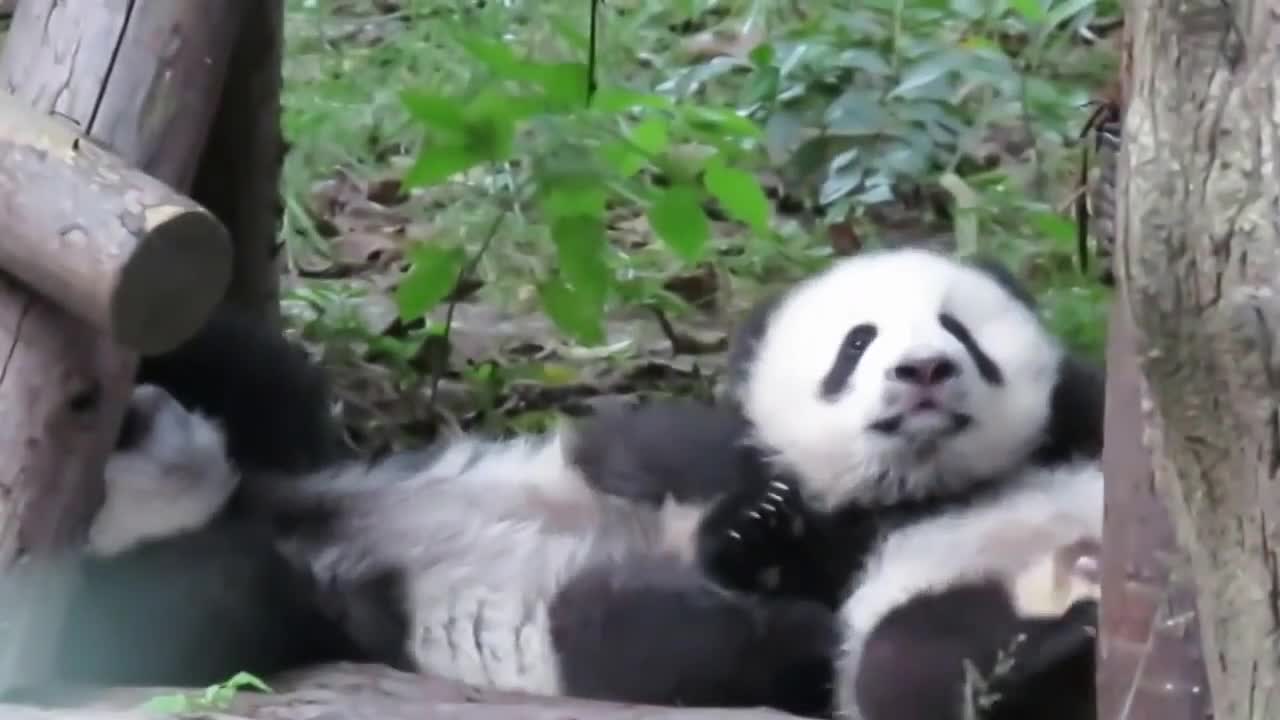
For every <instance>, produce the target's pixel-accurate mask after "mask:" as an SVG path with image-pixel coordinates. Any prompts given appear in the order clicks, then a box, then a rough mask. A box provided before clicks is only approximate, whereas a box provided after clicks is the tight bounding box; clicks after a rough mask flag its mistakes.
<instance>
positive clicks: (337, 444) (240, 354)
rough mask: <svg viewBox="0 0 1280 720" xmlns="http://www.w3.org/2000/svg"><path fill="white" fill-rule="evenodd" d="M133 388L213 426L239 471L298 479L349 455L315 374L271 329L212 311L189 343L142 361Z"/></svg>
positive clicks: (318, 371)
mask: <svg viewBox="0 0 1280 720" xmlns="http://www.w3.org/2000/svg"><path fill="white" fill-rule="evenodd" d="M137 382H138V384H140V385H141V384H150V385H158V386H159V387H162V388H164V389H165V390H166V391H167V392H168V393H169V394H170V395H172V396H173V397H174V398H175V399H177V401H178V402H179V403H181V404H182V405H183V407H185V408H187V409H188V410H194V411H198V412H200V413H202V414H204V415H205V416H207V417H210V418H212V419H214V420H217V421H218V422H219V423H220V424H221V426H222V428H223V431H224V432H225V433H226V436H227V449H228V452H229V453H230V455H231V457H232V458H233V459H234V460H235V462H236V464H237V465H239V466H240V467H241V468H242V469H243V470H246V471H248V470H250V469H253V470H266V471H278V472H288V473H294V472H305V471H309V470H314V469H317V468H320V467H323V466H324V465H326V464H328V463H330V462H332V461H334V460H336V459H340V458H342V457H346V456H347V455H348V454H349V453H348V451H347V448H346V446H345V444H344V442H343V439H342V434H341V428H340V426H339V424H338V423H337V421H336V420H335V418H334V416H333V414H332V412H331V409H330V407H329V404H330V394H329V380H328V376H327V373H326V372H325V371H324V369H323V368H322V367H320V366H319V365H317V364H316V363H314V362H312V361H311V359H310V358H309V357H308V356H307V354H306V353H305V352H304V351H303V349H302V348H300V347H298V346H296V345H295V344H293V343H291V342H289V341H288V340H287V339H286V338H285V337H284V336H283V335H282V334H281V333H280V330H279V329H278V328H276V327H273V326H271V325H269V324H267V323H264V322H263V321H262V320H261V319H259V318H256V317H253V316H251V315H248V314H245V313H244V312H242V311H239V310H236V309H234V308H231V307H221V308H218V309H217V310H216V311H215V312H214V314H213V315H212V316H211V317H210V318H209V320H208V321H207V322H206V323H205V325H204V326H203V327H202V328H201V329H200V330H199V332H197V333H196V335H194V336H193V337H192V338H190V339H189V340H187V341H186V342H184V343H183V344H181V345H179V346H178V347H177V348H175V349H173V350H170V351H168V352H165V353H162V354H159V355H152V356H147V357H143V358H142V360H141V362H140V365H139V369H138V377H137Z"/></svg>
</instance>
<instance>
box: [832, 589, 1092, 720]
mask: <svg viewBox="0 0 1280 720" xmlns="http://www.w3.org/2000/svg"><path fill="white" fill-rule="evenodd" d="M1096 613H1097V610H1096V603H1094V602H1093V601H1091V600H1088V601H1081V602H1079V603H1077V604H1076V605H1074V606H1073V607H1072V608H1071V610H1070V611H1068V612H1067V613H1066V614H1065V615H1063V616H1062V617H1061V618H1056V619H1033V620H1025V619H1019V618H1018V617H1017V616H1016V613H1015V611H1014V609H1013V607H1012V606H1011V605H1010V604H1009V603H1008V602H1007V600H1006V599H1005V598H1004V597H1003V591H1001V590H1000V589H999V588H997V587H991V586H975V587H966V588H961V589H955V590H951V591H948V592H945V593H941V594H938V595H934V596H922V597H919V598H916V599H915V600H913V601H911V602H910V603H907V604H906V605H904V606H902V607H901V608H899V609H897V610H895V611H894V612H892V613H890V614H889V615H887V616H886V617H885V618H884V619H883V620H882V621H881V622H880V623H879V624H878V625H877V626H876V628H875V629H874V630H873V631H872V632H871V633H870V635H869V636H868V637H867V638H866V640H865V643H864V644H863V645H862V646H861V650H860V653H859V657H858V666H857V671H856V673H857V677H856V678H841V679H840V680H839V682H840V683H841V684H847V683H852V690H851V691H850V690H846V691H844V692H841V693H840V695H841V698H840V699H841V701H842V702H843V703H846V704H853V703H856V705H857V708H856V710H857V715H855V717H860V718H861V719H862V720H975V719H976V720H1024V719H1025V718H1035V719H1036V720H1094V717H1095V716H1094V697H1095V693H1094V648H1095V641H1094V634H1095V633H1094V628H1095V627H1096ZM846 710H852V708H846ZM970 711H972V712H970Z"/></svg>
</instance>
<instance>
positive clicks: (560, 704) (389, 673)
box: [0, 663, 796, 720]
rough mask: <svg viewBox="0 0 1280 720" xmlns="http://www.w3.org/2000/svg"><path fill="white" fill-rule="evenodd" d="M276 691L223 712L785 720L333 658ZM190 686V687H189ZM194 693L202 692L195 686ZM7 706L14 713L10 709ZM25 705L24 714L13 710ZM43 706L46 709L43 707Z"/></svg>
mask: <svg viewBox="0 0 1280 720" xmlns="http://www.w3.org/2000/svg"><path fill="white" fill-rule="evenodd" d="M270 684H271V686H272V689H273V691H274V692H272V693H269V694H268V693H258V692H250V691H242V692H239V693H237V694H236V696H235V697H234V698H233V699H232V701H231V702H230V704H229V705H228V706H226V707H220V708H218V711H220V712H222V713H224V714H223V715H221V716H215V715H209V714H201V715H200V717H205V718H213V717H219V718H225V719H227V720H229V719H230V718H252V719H254V720H313V719H317V720H318V719H319V718H326V719H331V720H429V719H431V718H450V719H453V720H573V719H575V718H577V719H578V720H717V719H722V720H786V719H787V718H794V717H796V716H794V715H789V714H787V713H782V712H778V711H774V710H769V709H763V708H735V709H731V710H730V709H719V708H674V707H655V706H649V705H622V704H613V703H605V702H598V701H593V700H578V699H572V698H549V697H539V696H534V695H527V694H523V693H516V692H488V691H479V690H476V689H473V688H470V687H467V686H466V685H463V684H461V683H457V682H453V681H450V680H444V679H440V678H435V677H431V676H427V675H420V674H414V673H406V672H401V671H399V670H393V669H391V668H389V667H386V666H384V665H372V664H360V663H333V664H329V665H322V666H318V667H315V668H311V669H308V670H304V671H299V672H295V673H291V674H290V675H288V676H284V677H282V678H280V679H279V680H277V681H274V682H272V683H270ZM179 692H184V691H183V690H182V689H180V688H122V689H114V690H106V691H100V692H97V693H92V694H90V695H89V696H87V698H88V699H86V700H84V701H82V702H80V703H77V704H76V705H75V707H74V708H57V709H48V710H43V711H41V710H35V709H33V708H20V707H18V706H12V705H11V706H5V705H0V717H3V718H5V720H28V719H29V720H142V718H144V717H146V716H145V715H144V714H142V713H141V712H138V711H137V710H136V708H138V707H139V706H141V705H142V704H143V703H145V702H147V701H148V700H150V699H152V698H155V697H158V696H165V695H173V694H176V693H179ZM186 692H190V691H186ZM197 692H199V691H197ZM11 710H12V712H13V713H14V714H11ZM22 712H26V713H29V714H27V715H21V714H18V713H22ZM40 713H47V714H40Z"/></svg>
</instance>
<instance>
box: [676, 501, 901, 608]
mask: <svg viewBox="0 0 1280 720" xmlns="http://www.w3.org/2000/svg"><path fill="white" fill-rule="evenodd" d="M752 486H753V489H746V490H741V491H739V492H735V493H733V494H730V495H728V496H726V497H725V498H724V499H723V500H722V501H720V502H719V503H717V505H716V506H715V507H714V508H712V510H711V511H710V512H709V513H708V514H707V516H706V517H705V518H704V519H703V521H702V523H701V525H700V526H699V528H698V560H699V562H700V564H701V565H702V567H703V569H704V570H705V571H706V572H707V573H708V574H709V575H710V576H711V577H712V578H714V579H715V580H716V581H717V582H719V583H721V584H723V585H725V586H727V587H730V588H733V589H735V590H741V591H745V592H754V593H764V594H770V595H779V596H788V597H799V598H805V599H809V600H815V601H818V602H821V603H822V604H824V605H826V606H827V607H829V608H832V609H835V608H836V607H838V606H839V604H840V602H841V600H842V599H843V598H844V597H845V595H846V593H847V590H848V587H849V584H850V583H851V582H852V579H853V576H854V574H855V573H857V572H858V570H859V569H860V568H861V567H862V564H863V562H864V560H865V558H866V557H867V555H868V554H870V552H871V549H872V547H873V545H874V543H875V541H876V538H877V536H878V533H879V525H878V523H877V521H876V518H875V516H874V515H873V514H872V513H870V512H868V511H865V510H863V509H861V508H858V507H850V508H849V509H846V510H844V511H842V512H840V513H822V512H819V511H817V510H815V509H813V508H811V507H809V506H808V505H807V504H806V503H805V502H804V500H803V498H801V497H800V495H799V493H797V492H796V490H795V487H794V486H793V485H792V484H790V483H788V482H786V481H785V480H784V479H781V478H778V477H770V478H764V479H762V480H760V481H757V482H755V483H752Z"/></svg>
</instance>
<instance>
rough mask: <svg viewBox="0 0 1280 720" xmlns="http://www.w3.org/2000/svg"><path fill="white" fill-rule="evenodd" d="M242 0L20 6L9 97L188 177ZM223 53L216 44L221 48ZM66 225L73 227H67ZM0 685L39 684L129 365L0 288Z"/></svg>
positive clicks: (22, 294)
mask: <svg viewBox="0 0 1280 720" xmlns="http://www.w3.org/2000/svg"><path fill="white" fill-rule="evenodd" d="M243 6H244V4H243V3H238V2H237V3H222V2H219V3H205V2H187V3H175V2H172V0H96V1H95V2H72V3H67V2H56V1H55V0H23V2H22V3H20V6H19V7H18V10H17V13H16V15H15V17H14V20H13V25H12V27H11V29H10V32H9V34H8V36H7V39H6V42H5V43H4V47H3V50H2V51H0V78H2V79H3V82H4V84H5V89H6V90H8V91H9V93H10V94H11V95H13V96H15V97H16V98H18V99H19V100H20V101H22V102H26V103H27V104H28V105H30V106H32V107H34V108H35V109H36V110H37V111H39V112H42V113H54V114H58V115H62V116H64V117H66V118H68V119H69V120H71V121H72V122H74V123H75V124H76V125H78V126H79V127H80V128H81V129H82V130H83V131H85V133H86V134H87V135H88V136H90V137H92V138H94V139H95V140H96V141H98V142H99V143H101V144H103V145H105V146H106V147H108V148H112V149H114V151H115V152H116V153H117V154H119V155H120V156H121V157H123V158H124V159H125V160H126V161H129V162H133V163H135V164H136V165H138V166H139V167H140V168H141V169H142V170H144V171H146V172H149V173H150V174H152V175H153V176H155V177H157V178H158V179H160V180H161V181H164V182H167V183H169V184H170V185H173V186H175V187H179V188H184V187H185V185H186V184H187V183H188V181H189V179H190V177H191V175H192V173H193V172H194V167H195V163H196V161H197V158H198V157H199V151H200V148H201V147H202V145H203V143H204V140H205V133H206V132H207V122H208V118H210V117H212V115H213V110H212V108H213V103H214V102H216V99H217V94H218V90H219V89H220V86H221V80H222V75H223V70H224V68H225V65H226V55H227V52H228V51H229V43H226V42H225V41H224V40H223V39H222V38H224V36H225V34H226V32H227V28H234V27H236V26H237V23H236V22H233V21H231V20H230V19H229V18H232V17H235V18H237V19H238V15H239V11H240V9H241V8H242V7H243ZM220 43H222V44H220ZM72 219H74V218H68V220H72ZM0 358H3V360H2V361H0V457H3V458H4V459H5V462H4V463H3V466H2V467H3V470H2V471H0V689H3V688H5V687H13V686H25V685H39V684H41V682H42V680H43V678H44V675H45V674H46V671H47V667H48V661H49V652H50V651H51V649H52V647H53V646H54V643H53V642H52V635H53V634H54V633H56V632H57V626H58V622H59V620H60V617H61V615H62V613H63V612H64V611H65V598H66V590H67V589H68V585H69V583H70V582H71V580H72V575H73V572H72V568H73V567H74V564H73V562H71V560H72V557H71V556H68V555H67V554H66V553H64V552H62V551H64V550H66V549H67V548H68V547H69V546H71V545H73V544H75V543H77V542H78V541H79V540H80V539H81V538H82V537H83V533H84V529H85V526H86V525H87V523H88V520H89V518H90V517H91V514H92V512H93V510H94V508H96V507H97V505H98V504H99V503H100V502H101V487H102V485H101V483H102V463H103V461H104V459H105V457H106V455H107V453H108V452H109V451H110V448H111V446H112V444H113V441H114V439H115V435H116V432H117V429H118V427H119V424H120V420H121V418H122V416H123V412H124V404H125V400H126V399H127V397H128V392H129V389H130V387H131V386H132V381H133V373H134V369H135V367H136V357H135V356H134V355H133V353H132V352H130V351H127V350H125V349H124V348H121V347H120V346H118V345H116V344H115V343H114V342H112V341H111V340H110V338H108V337H105V336H103V335H100V334H99V333H96V332H94V331H93V329H92V328H91V327H90V326H88V325H87V324H85V323H84V322H82V321H80V320H78V319H76V318H75V317H74V316H72V315H71V314H69V313H67V312H65V311H63V310H62V309H60V308H59V307H57V306H56V305H54V304H53V303H52V302H50V301H47V300H44V299H43V298H41V297H39V296H36V295H34V294H33V293H32V292H31V291H30V290H28V289H27V288H25V287H24V286H19V285H17V284H15V283H13V282H10V281H8V280H7V278H5V279H0Z"/></svg>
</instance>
